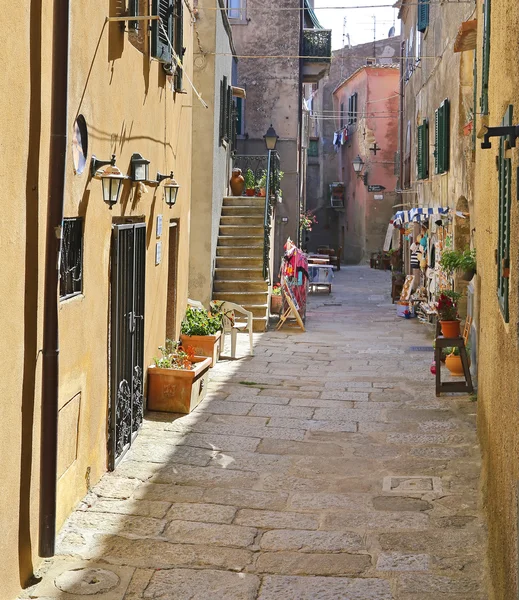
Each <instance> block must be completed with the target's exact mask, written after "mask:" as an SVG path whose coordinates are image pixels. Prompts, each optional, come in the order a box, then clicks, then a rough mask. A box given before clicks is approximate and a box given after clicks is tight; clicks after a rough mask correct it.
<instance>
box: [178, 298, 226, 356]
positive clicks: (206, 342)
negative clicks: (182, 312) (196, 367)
mask: <svg viewBox="0 0 519 600" xmlns="http://www.w3.org/2000/svg"><path fill="white" fill-rule="evenodd" d="M222 325H223V321H222V315H220V314H214V315H213V314H212V313H208V312H207V311H205V310H202V309H201V308H193V307H191V306H188V307H187V310H186V316H185V317H184V320H183V321H182V325H181V326H180V343H181V344H182V346H183V347H184V348H187V347H188V346H191V347H192V348H194V351H195V354H196V355H197V356H209V357H210V358H211V367H214V365H215V364H216V363H217V361H218V358H219V356H220V337H221V335H222Z"/></svg>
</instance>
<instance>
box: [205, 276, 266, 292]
mask: <svg viewBox="0 0 519 600" xmlns="http://www.w3.org/2000/svg"><path fill="white" fill-rule="evenodd" d="M213 290H214V291H215V292H263V293H265V294H266V293H267V290H268V284H267V282H266V281H265V280H264V279H263V278H260V279H238V280H236V279H234V280H229V279H215V280H214V282H213Z"/></svg>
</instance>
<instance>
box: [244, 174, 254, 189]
mask: <svg viewBox="0 0 519 600" xmlns="http://www.w3.org/2000/svg"><path fill="white" fill-rule="evenodd" d="M243 179H244V181H245V189H247V190H253V189H254V188H255V187H256V177H255V176H254V171H253V170H252V169H247V170H246V171H245V175H244V176H243Z"/></svg>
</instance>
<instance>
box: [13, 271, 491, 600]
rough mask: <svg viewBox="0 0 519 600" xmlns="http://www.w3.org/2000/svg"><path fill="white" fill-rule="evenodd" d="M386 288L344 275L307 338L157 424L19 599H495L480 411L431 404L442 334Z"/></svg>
mask: <svg viewBox="0 0 519 600" xmlns="http://www.w3.org/2000/svg"><path fill="white" fill-rule="evenodd" d="M389 287H390V285H389V274H388V273H386V272H382V271H375V270H370V269H368V268H367V267H347V268H344V269H342V270H341V271H340V272H338V273H336V278H335V281H334V285H333V293H332V294H331V295H328V294H326V293H323V294H321V293H319V294H313V295H311V296H310V300H309V307H308V313H307V323H306V324H307V331H306V333H301V332H300V331H298V330H296V329H294V330H289V329H283V330H281V331H280V332H274V331H269V332H268V333H266V334H263V335H258V336H257V341H256V347H255V356H254V357H249V356H248V355H247V354H246V353H245V352H242V353H239V355H240V356H244V358H241V359H240V360H236V361H230V360H223V361H221V362H220V363H218V364H217V366H216V367H215V368H214V369H213V370H212V372H211V383H210V389H209V393H208V396H207V398H206V399H205V400H204V402H203V403H202V404H201V405H200V406H199V407H198V408H197V409H196V410H195V411H194V412H193V413H192V414H191V415H189V416H183V417H181V418H175V417H172V416H171V415H169V414H166V413H152V414H148V415H147V417H146V420H145V424H144V426H143V428H142V431H141V433H140V434H139V436H138V438H137V440H136V442H135V444H134V446H133V448H132V449H131V450H130V452H129V453H128V454H127V456H126V457H125V459H124V460H123V461H122V463H121V464H120V465H119V467H118V468H117V469H116V471H115V472H113V473H110V474H106V475H105V476H104V477H103V479H102V480H101V482H100V483H99V484H98V485H97V486H95V487H94V488H93V489H92V490H91V492H90V493H89V494H88V495H87V497H85V499H84V501H83V502H82V504H81V505H80V506H79V507H78V508H77V510H76V511H75V512H74V513H73V514H72V515H71V516H70V518H69V519H68V521H67V522H66V524H65V526H64V528H63V529H62V531H61V534H60V537H59V544H58V554H59V555H58V556H56V558H55V559H53V560H52V561H50V562H49V563H48V564H46V565H44V569H45V568H46V570H47V571H46V574H45V575H44V577H43V580H42V582H41V583H40V584H39V585H38V586H37V587H36V588H32V589H31V590H27V591H26V595H25V596H23V597H31V598H41V599H45V600H51V599H57V598H60V599H64V598H67V599H76V598H80V597H83V594H85V593H93V592H96V594H99V595H96V596H95V597H96V598H100V599H103V600H104V599H105V598H106V600H108V599H110V600H120V599H123V598H124V599H125V600H144V599H147V598H153V599H156V600H187V599H189V600H212V599H214V600H246V599H247V600H248V599H250V600H252V599H259V600H271V599H280V600H318V599H323V600H324V599H326V600H332V599H333V600H335V599H337V600H346V599H347V600H390V599H393V600H432V599H434V600H437V599H438V598H442V600H454V599H456V600H469V599H470V600H484V599H485V598H486V595H485V593H484V589H485V588H484V581H483V577H484V571H485V569H484V546H485V534H484V526H483V522H482V518H481V516H480V512H479V510H478V497H479V488H478V486H479V468H480V459H479V456H480V455H479V448H478V444H477V439H476V433H475V413H476V403H475V401H474V398H472V397H470V398H469V397H468V396H462V395H453V396H450V397H449V396H447V397H441V398H436V396H435V392H434V378H433V376H432V375H431V373H430V371H429V367H430V364H431V360H432V345H431V344H432V342H431V335H430V334H431V332H430V331H429V330H428V329H427V328H426V327H425V326H423V325H421V324H420V323H418V322H417V320H412V321H407V320H404V319H399V318H397V317H396V316H395V309H394V306H392V305H391V301H390V299H389V294H388V293H387V292H388V290H389ZM244 338H246V336H244ZM243 344H244V347H245V345H246V340H245V339H244V340H243ZM84 567H86V568H87V569H94V570H92V571H83V572H80V571H74V570H75V569H81V568H84ZM78 573H90V576H91V581H90V582H89V583H88V582H86V579H85V578H80V577H78ZM94 575H95V577H93V578H92V576H94ZM89 586H90V588H89ZM93 586H97V587H95V590H94V589H93ZM87 588H88V589H90V591H88V590H87ZM60 590H61V591H60Z"/></svg>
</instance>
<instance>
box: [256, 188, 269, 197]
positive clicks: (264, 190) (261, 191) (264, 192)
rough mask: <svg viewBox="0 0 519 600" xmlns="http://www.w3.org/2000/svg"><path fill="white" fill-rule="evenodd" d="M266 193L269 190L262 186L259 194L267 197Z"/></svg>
mask: <svg viewBox="0 0 519 600" xmlns="http://www.w3.org/2000/svg"><path fill="white" fill-rule="evenodd" d="M266 195H267V190H266V189H265V188H260V190H259V194H258V196H261V198H265V196H266Z"/></svg>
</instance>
